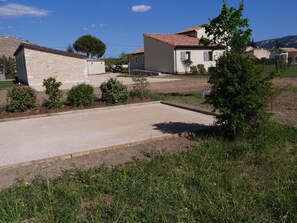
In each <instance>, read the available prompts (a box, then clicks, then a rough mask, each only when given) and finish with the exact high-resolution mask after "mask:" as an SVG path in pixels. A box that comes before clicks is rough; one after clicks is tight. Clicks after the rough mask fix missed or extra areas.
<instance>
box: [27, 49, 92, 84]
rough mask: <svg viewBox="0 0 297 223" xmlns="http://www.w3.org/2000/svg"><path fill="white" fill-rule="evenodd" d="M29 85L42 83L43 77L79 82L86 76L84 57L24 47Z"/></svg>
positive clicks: (65, 81)
mask: <svg viewBox="0 0 297 223" xmlns="http://www.w3.org/2000/svg"><path fill="white" fill-rule="evenodd" d="M24 52H25V61H26V70H27V77H28V84H29V85H40V84H41V85H42V82H43V80H44V79H46V78H49V77H55V78H56V79H57V80H58V81H61V82H62V83H80V82H84V81H85V80H86V78H87V65H86V63H87V62H86V60H85V59H80V58H74V57H68V56H63V55H57V54H53V53H48V52H41V51H37V50H32V49H26V48H25V49H24Z"/></svg>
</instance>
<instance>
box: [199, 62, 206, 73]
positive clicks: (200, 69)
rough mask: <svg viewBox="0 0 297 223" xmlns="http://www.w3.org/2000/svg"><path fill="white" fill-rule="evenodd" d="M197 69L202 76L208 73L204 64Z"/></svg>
mask: <svg viewBox="0 0 297 223" xmlns="http://www.w3.org/2000/svg"><path fill="white" fill-rule="evenodd" d="M197 68H198V73H199V74H200V75H207V71H206V69H205V66H204V64H198V65H197Z"/></svg>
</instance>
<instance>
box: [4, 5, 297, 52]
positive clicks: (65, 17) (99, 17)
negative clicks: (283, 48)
mask: <svg viewBox="0 0 297 223" xmlns="http://www.w3.org/2000/svg"><path fill="white" fill-rule="evenodd" d="M239 2H240V0H227V3H228V5H229V6H236V7H237V6H238V5H239ZM221 7H222V0H208V1H205V0H184V1H181V0H150V1H148V0H0V36H2V35H11V36H14V37H17V38H22V39H24V40H29V41H31V42H34V43H37V44H40V45H43V46H46V47H50V48H54V49H59V50H65V49H66V48H67V46H68V45H69V44H72V43H73V42H74V41H75V40H76V39H77V38H78V37H80V36H81V35H84V34H91V35H94V36H96V37H98V38H99V39H101V40H102V41H103V42H104V43H105V44H106V46H107V50H106V53H105V56H106V57H118V56H119V55H120V53H121V52H126V53H129V52H132V51H134V50H136V49H138V48H141V47H142V46H143V36H142V35H143V33H175V32H178V31H181V30H183V29H186V28H189V27H192V26H197V25H200V24H204V23H207V22H208V18H214V17H216V16H217V15H218V14H219V13H220V10H221ZM296 9H297V1H296V0H282V1H281V0H245V11H244V16H245V17H247V18H249V20H250V27H251V28H252V29H253V38H254V40H255V41H258V40H263V39H271V38H275V37H283V36H287V35H297V12H296Z"/></svg>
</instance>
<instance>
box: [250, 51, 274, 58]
mask: <svg viewBox="0 0 297 223" xmlns="http://www.w3.org/2000/svg"><path fill="white" fill-rule="evenodd" d="M247 54H249V55H252V56H254V57H256V58H258V59H262V58H266V59H269V58H270V55H271V53H270V51H269V50H266V49H253V50H252V51H250V52H248V53H247Z"/></svg>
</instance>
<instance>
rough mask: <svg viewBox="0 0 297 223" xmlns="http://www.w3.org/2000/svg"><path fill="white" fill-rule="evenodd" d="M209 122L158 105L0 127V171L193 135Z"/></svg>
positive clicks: (210, 121)
mask: <svg viewBox="0 0 297 223" xmlns="http://www.w3.org/2000/svg"><path fill="white" fill-rule="evenodd" d="M213 122H214V117H213V116H210V115H205V114H201V113H197V112H192V111H189V110H185V109H180V108H176V107H172V106H168V105H164V104H161V103H159V102H150V103H143V104H134V105H124V106H115V107H108V108H98V109H90V110H83V111H75V112H64V113H59V114H55V115H53V116H49V117H39V118H30V119H24V120H14V121H7V122H1V123H0V135H1V142H0V152H1V156H0V169H1V168H3V167H7V166H10V165H15V164H20V163H29V162H31V161H37V160H42V159H48V158H53V157H59V156H65V155H69V156H70V155H71V154H74V155H76V154H80V153H82V154H83V153H84V152H86V151H90V150H101V149H102V150H104V149H105V148H108V147H113V146H118V145H124V144H125V145H126V144H129V143H135V142H139V141H145V140H151V139H155V138H160V137H165V136H170V135H174V134H177V133H181V132H185V131H193V130H197V129H199V128H201V127H203V126H208V125H212V124H213Z"/></svg>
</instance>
